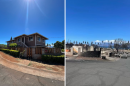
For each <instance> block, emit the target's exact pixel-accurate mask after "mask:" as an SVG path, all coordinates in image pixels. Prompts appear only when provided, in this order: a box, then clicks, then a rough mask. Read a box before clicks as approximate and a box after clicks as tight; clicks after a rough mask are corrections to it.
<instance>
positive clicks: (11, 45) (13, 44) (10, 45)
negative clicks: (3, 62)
mask: <svg viewBox="0 0 130 86" xmlns="http://www.w3.org/2000/svg"><path fill="white" fill-rule="evenodd" d="M9 47H17V43H10V44H9Z"/></svg>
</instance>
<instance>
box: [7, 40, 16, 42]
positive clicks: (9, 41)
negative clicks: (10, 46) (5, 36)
mask: <svg viewBox="0 0 130 86" xmlns="http://www.w3.org/2000/svg"><path fill="white" fill-rule="evenodd" d="M12 41H15V40H10V41H6V42H12Z"/></svg>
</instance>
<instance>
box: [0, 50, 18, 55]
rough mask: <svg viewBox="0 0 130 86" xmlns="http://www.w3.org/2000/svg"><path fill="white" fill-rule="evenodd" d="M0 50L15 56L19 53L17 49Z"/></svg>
mask: <svg viewBox="0 0 130 86" xmlns="http://www.w3.org/2000/svg"><path fill="white" fill-rule="evenodd" d="M0 51H3V52H5V53H7V54H10V55H12V56H15V57H18V56H19V54H20V52H19V51H17V50H9V49H0Z"/></svg>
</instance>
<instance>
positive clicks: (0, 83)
mask: <svg viewBox="0 0 130 86" xmlns="http://www.w3.org/2000/svg"><path fill="white" fill-rule="evenodd" d="M0 86H64V82H63V81H58V80H53V79H48V78H43V77H39V76H34V75H30V74H25V73H22V72H19V71H15V70H13V69H10V68H7V67H5V66H3V65H1V64H0Z"/></svg>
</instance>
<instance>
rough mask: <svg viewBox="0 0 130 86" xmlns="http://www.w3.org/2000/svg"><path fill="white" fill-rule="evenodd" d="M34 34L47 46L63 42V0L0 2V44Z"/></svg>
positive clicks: (4, 0)
mask: <svg viewBox="0 0 130 86" xmlns="http://www.w3.org/2000/svg"><path fill="white" fill-rule="evenodd" d="M36 32H38V33H40V34H41V35H43V36H45V37H47V38H49V40H47V42H46V43H49V44H51V43H55V42H56V41H62V40H64V0H0V44H6V41H8V40H10V38H11V36H12V37H13V38H14V37H16V36H19V35H22V34H27V35H29V34H32V33H36Z"/></svg>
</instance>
